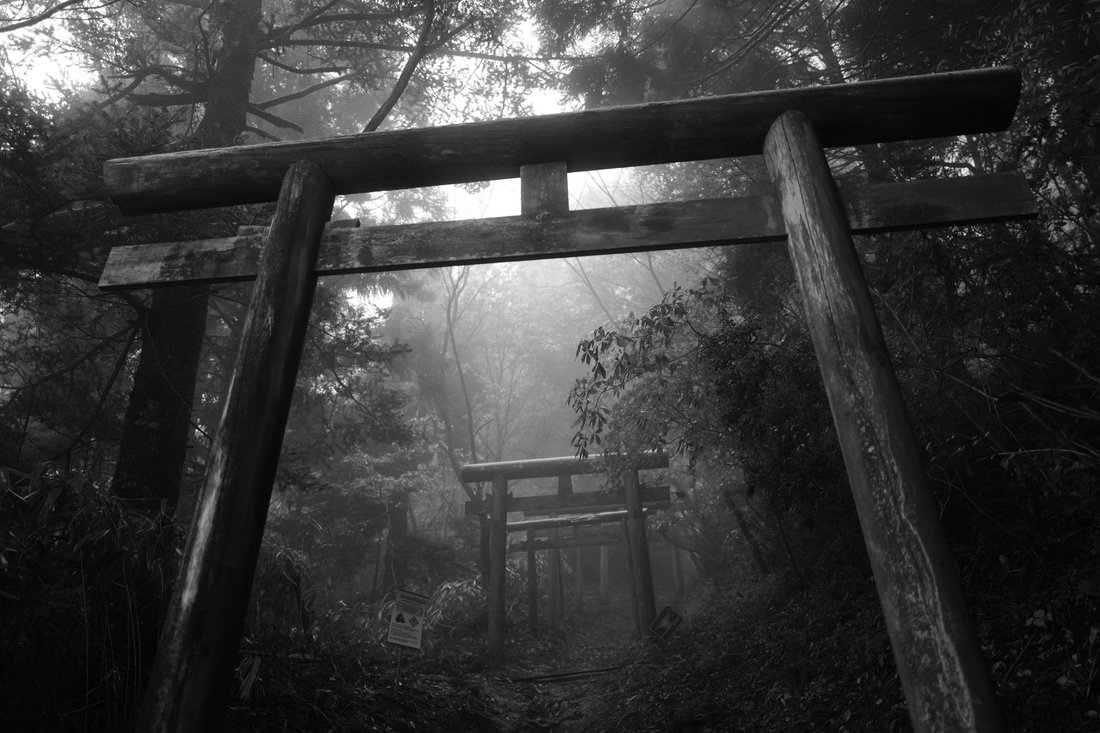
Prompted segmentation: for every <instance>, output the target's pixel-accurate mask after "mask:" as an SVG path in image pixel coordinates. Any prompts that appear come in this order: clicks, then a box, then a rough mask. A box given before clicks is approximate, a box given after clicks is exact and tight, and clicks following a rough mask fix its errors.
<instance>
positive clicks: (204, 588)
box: [137, 161, 333, 733]
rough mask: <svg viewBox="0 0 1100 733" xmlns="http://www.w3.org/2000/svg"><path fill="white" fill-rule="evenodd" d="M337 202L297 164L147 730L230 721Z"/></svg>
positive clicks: (314, 171) (248, 326)
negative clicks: (321, 251)
mask: <svg viewBox="0 0 1100 733" xmlns="http://www.w3.org/2000/svg"><path fill="white" fill-rule="evenodd" d="M332 205H333V193H332V187H331V185H330V184H329V181H328V179H327V177H326V176H325V174H324V172H323V171H322V170H321V169H320V168H319V167H318V166H317V165H316V164H314V163H311V162H308V161H300V162H297V163H294V164H293V165H291V167H290V168H289V170H288V171H287V173H286V175H285V177H284V179H283V185H282V189H281V191H280V193H279V201H278V206H277V208H276V211H275V217H274V219H272V222H271V230H270V232H269V234H268V239H267V242H266V246H265V248H264V252H263V255H262V258H261V264H260V269H259V274H258V277H257V280H256V284H255V288H254V290H253V292H252V302H251V304H250V306H249V310H248V318H247V320H246V321H245V326H244V333H243V335H242V337H241V347H240V351H239V353H238V355H237V365H236V368H235V369H234V371H233V380H232V382H231V383H230V385H229V394H228V396H227V397H226V404H225V412H224V413H223V414H222V420H221V425H220V427H219V428H218V433H217V436H216V437H215V440H214V446H213V449H212V450H211V453H210V459H209V463H208V464H207V469H206V476H205V478H204V480H203V486H202V491H201V493H200V496H199V506H198V509H197V511H196V513H195V520H194V522H193V524H192V525H191V534H190V535H189V537H188V539H187V547H186V550H185V551H184V556H183V564H182V567H181V568H180V575H179V579H178V580H177V582H176V585H175V588H174V590H173V594H172V600H171V605H170V607H169V610H168V616H167V619H168V620H167V623H166V626H165V628H164V631H163V632H162V634H161V639H160V645H159V646H158V648H157V657H156V661H155V663H154V666H153V672H152V675H151V677H150V680H149V685H148V687H147V689H146V692H145V699H144V702H143V706H142V711H141V719H140V722H139V725H138V728H137V729H138V730H140V731H142V733H169V732H170V733H202V732H204V731H211V730H220V729H221V723H222V718H223V717H224V714H225V707H226V702H227V697H228V691H229V687H230V682H231V675H232V673H233V662H234V659H235V657H236V652H237V649H238V647H239V645H240V638H241V633H242V632H243V628H244V619H245V610H246V607H247V605H248V599H249V596H250V594H251V591H252V579H253V575H254V573H255V568H256V558H257V556H258V555H259V551H260V542H261V540H262V539H263V532H264V523H265V521H266V519H267V508H268V503H269V501H270V499H271V487H272V485H273V483H274V480H275V469H276V467H277V466H278V463H279V452H280V450H281V448H282V443H283V431H284V429H285V427H286V419H287V414H288V412H289V410H290V400H291V397H292V395H293V392H294V382H295V379H296V377H297V374H298V363H299V361H300V358H301V354H302V345H303V343H304V341H305V334H306V326H307V324H308V322H309V313H310V308H311V306H312V303H313V293H314V290H315V288H316V283H317V278H316V276H315V274H314V269H315V266H316V260H317V251H318V247H319V245H320V241H321V233H322V230H323V229H324V225H325V222H327V221H328V219H329V217H330V216H331V214H332Z"/></svg>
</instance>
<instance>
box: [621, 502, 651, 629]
mask: <svg viewBox="0 0 1100 733" xmlns="http://www.w3.org/2000/svg"><path fill="white" fill-rule="evenodd" d="M626 523H627V520H626V518H625V517H624V518H623V520H622V521H621V522H620V523H619V527H620V528H621V529H622V531H623V547H624V549H625V550H626V552H624V553H623V555H625V556H626V577H628V578H630V613H631V615H632V616H633V617H634V631H635V633H637V634H638V638H639V639H645V629H643V628H642V619H641V616H639V615H638V605H639V604H638V575H637V573H636V572H635V570H634V567H635V565H634V548H633V546H632V545H631V543H630V530H628V529H627V528H626Z"/></svg>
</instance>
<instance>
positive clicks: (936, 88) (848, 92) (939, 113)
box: [104, 68, 1020, 214]
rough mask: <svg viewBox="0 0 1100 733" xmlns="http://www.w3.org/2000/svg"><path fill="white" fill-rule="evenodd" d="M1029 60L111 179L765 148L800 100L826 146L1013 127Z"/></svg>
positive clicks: (381, 182)
mask: <svg viewBox="0 0 1100 733" xmlns="http://www.w3.org/2000/svg"><path fill="white" fill-rule="evenodd" d="M1019 90H1020V74H1019V72H1018V71H1016V70H1015V69H1010V68H994V69H981V70H972V71H957V72H950V73H946V74H934V75H927V76H910V77H902V78H896V79H882V80H878V81H868V82H858V83H854V84H838V85H834V86H822V87H811V88H804V89H786V90H779V91H767V92H750V93H747V94H734V95H728V96H719V97H703V98H699V99H689V100H683V101H676V102H661V103H655V104H645V105H637V106H629V107H613V108H607V109H595V110H586V111H583V112H568V113H564V114H556V115H546V116H541V117H529V118H523V119H510V120H497V121H491V122H475V123H470V124H463V125H449V126H445V127H434V128H420V129H411V130H394V131H386V132H371V133H366V134H362V135H353V136H348V137H342V138H335V139H330V140H314V141H303V142H287V143H267V144H262V145H245V146H238V147H233V148H222V149H218V150H195V151H186V152H179V153H166V154H161V155H148V156H144V157H141V158H121V159H116V160H111V161H108V162H107V163H106V165H105V166H104V178H105V181H106V184H107V189H108V191H109V193H110V194H111V196H112V198H113V199H114V201H115V202H116V203H117V204H118V205H119V206H120V207H121V208H122V210H123V211H124V212H126V213H130V214H134V213H148V212H154V211H169V210H174V209H187V208H204V207H213V206H229V205H234V204H248V203H259V202H263V201H273V200H274V199H275V197H276V196H277V195H278V191H279V183H280V181H281V180H282V176H283V173H284V172H285V171H286V169H287V168H288V167H289V166H290V165H291V164H292V163H293V162H294V161H297V160H302V159H308V160H312V161H314V162H316V163H318V164H319V165H321V166H322V167H323V168H324V169H325V171H326V173H327V174H328V176H329V177H330V179H331V180H332V182H333V186H334V188H335V191H336V193H338V194H350V193H361V192H366V191H382V190H391V189H398V188H411V187H417V186H435V185H440V184H449V183H464V182H470V181H489V180H494V179H500V178H515V177H516V176H518V175H519V169H520V166H522V165H526V164H531V163H549V162H554V161H562V162H564V163H565V164H566V165H567V166H568V168H569V171H571V172H572V171H585V170H596V169H601V168H617V167H623V166H636V165H649V164H654V163H670V162H674V161H682V160H702V159H707V158H725V157H733V156H740V155H757V154H759V153H760V152H761V150H762V148H763V143H764V136H765V135H766V134H767V131H768V127H769V126H770V125H771V123H772V122H773V121H774V120H775V119H776V117H778V116H779V115H780V114H782V113H783V112H785V111H787V110H792V109H793V110H800V111H802V112H803V113H804V114H806V115H807V116H808V117H809V119H810V120H811V121H812V122H813V124H814V125H815V126H816V127H817V128H818V130H819V131H820V135H821V139H822V140H823V141H824V144H825V145H827V146H848V145H861V144H868V143H877V142H887V141H892V140H911V139H918V138H931V137H945V136H951V135H962V134H970V133H980V132H991V131H994V130H1000V129H1003V128H1004V127H1006V126H1007V125H1008V123H1009V122H1010V121H1011V119H1012V115H1013V112H1014V111H1015V109H1016V103H1017V100H1018V98H1019Z"/></svg>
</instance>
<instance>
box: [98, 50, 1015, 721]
mask: <svg viewBox="0 0 1100 733" xmlns="http://www.w3.org/2000/svg"><path fill="white" fill-rule="evenodd" d="M1019 89H1020V75H1019V73H1018V72H1017V71H1016V70H1014V69H1008V68H996V69H987V70H977V71H965V72H953V73H948V74H939V75H932V76H918V77H904V78H898V79H888V80H881V81H872V82H861V83H855V84H846V85H834V86H826V87H816V88H809V89H793V90H782V91H772V92H762V93H749V94H738V95H730V96H719V97H708V98H702V99H693V100H686V101H680V102H669V103H657V104H647V105H639V106H633V107H620V108H611V109H603V110H590V111H584V112H575V113H565V114H558V115H549V116H544V117H533V118H528V119H514V120H500V121H495V122H481V123H473V124H465V125H453V126H447V127H439V128H425V129H414V130H401V131H388V132H374V133H369V134H364V135H355V136H350V137H345V138H336V139H331V140H319V141H308V142H290V143H271V144H263V145H252V146H242V147H236V148H224V149H217V150H199V151H188V152H182V153H168V154H162V155H151V156H146V157H142V158H126V159H120V160H113V161H108V162H107V164H106V165H105V170H104V173H105V179H106V182H107V186H108V190H109V192H110V193H111V194H112V196H113V198H114V200H115V201H116V202H117V204H118V205H119V206H120V207H121V208H122V210H123V211H124V212H126V213H135V214H136V213H148V212H156V211H167V210H179V209H188V208H201V207H210V206H229V205H235V204H245V203H255V202H262V201H272V200H277V202H278V203H277V209H276V213H275V216H274V218H273V219H272V222H271V226H270V229H269V230H268V231H267V232H266V233H264V234H255V233H251V234H244V235H242V236H240V237H236V238H228V239H215V240H206V241H200V242H184V243H179V242H177V243H169V244H162V245H146V246H139V247H129V248H120V249H116V250H114V251H113V252H112V253H111V256H110V258H109V259H108V262H107V265H106V268H105V270H104V273H103V277H102V281H101V284H102V286H103V287H105V288H132V287H147V286H159V285H169V284H171V283H178V282H184V281H191V282H196V281H197V282H216V281H221V280H241V279H248V278H252V277H255V278H256V285H255V288H254V290H253V295H252V301H251V304H250V308H249V313H248V317H247V319H246V322H245V326H244V333H243V336H242V343H241V347H240V352H239V355H238V360H237V365H236V367H235V370H234V375H233V379H232V382H231V385H230V388H229V394H228V395H227V397H226V405H225V412H224V414H223V417H222V421H221V425H220V427H219V429H218V432H217V434H216V437H215V441H214V445H213V449H212V452H211V455H210V460H209V465H208V469H207V473H206V477H205V479H204V483H203V488H202V491H201V494H200V498H199V504H198V507H197V509H196V514H195V521H194V522H193V524H192V529H191V534H190V536H189V538H188V542H187V546H186V549H185V553H184V557H183V561H182V566H181V571H180V576H179V579H178V580H177V583H176V586H175V589H174V591H173V598H172V602H171V606H170V608H169V611H168V617H167V621H166V624H165V628H164V632H163V635H162V638H161V642H160V646H159V648H158V651H157V660H156V662H155V665H154V670H153V674H152V677H151V679H150V682H149V686H148V689H147V692H146V698H145V704H144V707H143V712H142V717H141V722H140V726H141V730H143V731H196V732H197V731H207V730H213V729H216V728H217V727H218V726H219V724H220V721H221V720H222V717H223V714H224V708H225V704H226V701H227V695H228V690H229V685H230V681H231V675H232V669H233V659H234V656H235V654H236V651H237V649H238V645H239V641H240V635H241V630H242V627H243V623H244V617H245V610H246V605H247V602H248V596H249V591H250V588H251V580H252V577H253V571H254V568H255V562H256V557H257V554H258V552H259V547H260V541H261V538H262V534H263V527H264V521H265V517H266V512H267V506H268V502H269V499H270V492H271V487H272V481H273V478H274V473H275V467H276V464H277V462H278V458H279V449H280V445H281V441H282V435H283V430H284V427H285V422H286V415H287V411H288V407H289V403H290V397H291V393H292V391H293V387H294V380H295V373H296V371H297V364H298V361H299V357H300V354H301V348H302V342H303V338H304V334H305V329H306V323H307V320H308V317H309V311H310V304H311V301H312V295H313V290H314V286H315V281H316V277H317V275H322V274H326V273H347V272H367V271H378V270H390V269H401V268H409V267H424V266H433V265H449V264H458V263H477V262H498V261H504V260H517V259H530V258H536V257H562V256H575V255H578V254H596V253H606V252H618V251H634V250H643V249H661V248H672V247H688V246H700V245H706V244H730V243H737V242H746V241H762V240H781V239H783V238H784V237H786V238H787V240H788V242H789V249H790V252H791V257H792V260H793V262H794V266H795V270H796V273H797V277H798V282H799V285H800V288H801V291H802V296H803V300H804V304H805V308H806V314H807V318H808V321H809V325H810V331H811V334H812V338H813V341H814V345H815V349H816V351H817V355H818V361H819V364H820V367H821V372H822V376H823V378H824V381H825V385H826V390H827V393H828V397H829V403H830V407H831V410H832V413H833V418H834V423H835V425H836V428H837V433H838V435H839V438H840V445H841V450H842V452H843V455H844V460H845V465H846V467H847V469H848V475H849V478H850V481H851V485H852V490H853V493H854V496H855V501H856V506H857V510H858V512H859V517H860V523H861V527H862V531H863V535H864V539H865V543H866V546H867V550H868V554H869V555H870V560H871V566H872V568H873V570H874V576H875V582H876V587H877V589H878V593H879V596H880V599H881V601H882V607H883V613H884V615H885V618H886V624H887V629H888V631H889V635H890V640H891V644H892V647H893V650H894V658H895V661H896V663H897V665H898V670H899V673H900V677H901V681H902V686H903V689H904V690H905V695H906V700H907V702H908V708H909V713H910V717H911V718H912V720H913V724H914V727H915V728H916V729H917V730H918V731H994V730H1001V729H1002V727H1003V724H1002V721H1001V714H1000V712H999V708H998V706H997V703H996V700H995V697H994V693H993V689H992V685H991V683H990V679H989V676H988V672H987V669H986V663H985V660H984V659H983V658H982V654H981V650H980V647H979V644H978V641H977V638H976V636H975V634H974V631H973V628H972V624H971V621H970V618H969V616H968V614H967V611H966V608H965V605H964V603H963V599H962V591H961V588H960V586H959V582H958V579H957V577H956V575H955V572H954V570H953V568H952V560H951V555H950V553H949V551H948V548H947V544H946V541H945V539H944V535H943V529H942V526H941V523H940V520H939V515H938V512H937V507H936V502H935V499H934V497H933V495H932V493H931V491H930V489H929V486H928V483H927V479H926V477H925V475H924V473H923V470H922V467H921V463H920V452H919V449H918V447H917V444H916V441H915V439H914V436H913V432H912V428H911V426H910V423H909V419H908V416H907V414H906V410H905V407H904V404H903V402H902V399H901V395H900V391H899V388H898V384H897V380H896V378H895V375H894V372H893V369H892V367H891V365H890V360H889V357H888V355H887V352H886V348H885V345H884V342H883V338H882V333H881V328H880V326H879V323H878V320H877V318H876V316H875V313H874V309H873V307H872V303H871V297H870V294H869V293H868V291H867V287H866V284H865V282H864V279H863V274H862V271H861V269H860V265H859V262H858V259H857V257H856V253H855V249H854V247H853V245H852V240H851V234H852V233H860V232H874V231H885V230H898V229H912V228H919V227H927V226H943V225H951V224H960V223H970V222H978V221H997V220H1008V219H1014V218H1024V217H1030V216H1034V215H1035V213H1036V206H1035V202H1034V200H1033V199H1032V197H1031V195H1030V193H1029V192H1028V190H1027V187H1026V185H1025V183H1024V181H1023V180H1022V178H1021V177H1019V176H1016V175H1001V176H983V177H977V176H975V177H970V178H952V179H943V180H926V181H913V182H908V183H896V184H869V185H862V186H856V187H852V188H850V189H843V188H842V189H840V190H839V192H838V189H837V186H836V184H835V181H834V180H833V178H832V176H831V174H830V172H829V169H828V165H827V164H826V159H825V154H824V148H825V147H835V146H851V145H860V144H869V143H878V142H888V141H898V140H908V139H915V138H929V137H942V136H953V135H962V134H974V133H982V132H989V131H994V130H999V129H1003V128H1005V127H1006V126H1007V125H1008V124H1009V122H1010V121H1011V119H1012V116H1013V113H1014V110H1015V107H1016V104H1017V101H1018V98H1019ZM761 152H763V154H764V157H765V161H766V163H767V166H768V168H769V170H770V171H771V173H772V176H773V178H774V182H775V188H776V194H775V195H774V196H772V195H768V196H759V197H749V198H740V199H731V200H718V201H699V202H685V203H671V204H657V205H652V206H640V207H627V208H616V209H605V210H600V211H587V212H570V211H568V198H567V195H566V183H565V174H566V172H567V171H584V170H593V169H598V168H609V167H619V166H636V165H648V164H654V163H667V162H674V161H682V160H700V159H708V158H724V157H731V156H741V155H756V154H760V153H761ZM516 176H519V177H520V180H521V185H522V189H521V198H522V203H523V205H522V212H523V215H522V216H519V217H508V218H502V219H495V220H486V221H480V222H451V223H445V224H420V225H412V226H407V227H377V228H369V229H368V228H364V229H359V230H355V229H331V230H329V231H327V232H326V231H325V222H326V221H327V220H328V218H329V217H330V215H331V211H332V206H333V200H334V196H336V195H339V194H350V193H361V192H366V191H379V190H387V189H396V188H405V187H413V186H430V185H438V184H447V183H461V182H468V181H480V180H490V179H498V178H509V177H516Z"/></svg>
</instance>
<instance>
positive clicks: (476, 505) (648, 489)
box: [466, 485, 669, 516]
mask: <svg viewBox="0 0 1100 733" xmlns="http://www.w3.org/2000/svg"><path fill="white" fill-rule="evenodd" d="M639 495H640V496H641V499H642V503H644V504H646V505H647V506H648V505H650V504H653V503H656V502H660V501H664V502H667V501H668V497H669V488H668V486H667V485H664V486H641V487H639ZM597 506H618V507H624V506H626V494H625V493H624V492H622V491H581V492H578V493H575V494H566V495H561V494H539V495H536V496H509V497H508V511H512V512H524V513H526V514H549V513H550V512H562V513H575V512H578V511H588V512H592V511H595V510H594V509H593V507H597ZM491 507H492V501H491V500H490V499H477V500H474V501H468V502H466V516H473V515H474V514H485V513H487V512H489V511H491Z"/></svg>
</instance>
